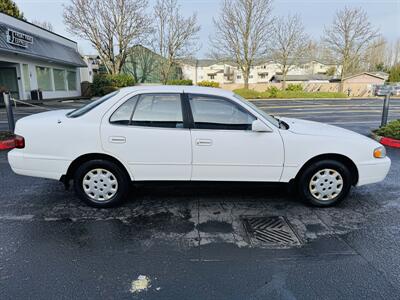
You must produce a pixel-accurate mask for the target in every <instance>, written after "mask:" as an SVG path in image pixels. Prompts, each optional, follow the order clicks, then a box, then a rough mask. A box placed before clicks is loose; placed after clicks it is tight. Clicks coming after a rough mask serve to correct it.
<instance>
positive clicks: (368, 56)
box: [363, 37, 388, 71]
mask: <svg viewBox="0 0 400 300" xmlns="http://www.w3.org/2000/svg"><path fill="white" fill-rule="evenodd" d="M387 46H388V43H387V41H386V40H385V39H384V38H383V37H380V38H378V39H376V40H375V41H374V42H372V43H371V44H370V46H369V47H368V49H367V50H366V51H365V58H364V63H363V67H364V69H366V70H368V71H382V70H383V69H385V68H386V67H387V65H386V61H387V59H386V55H387V48H388V47H387Z"/></svg>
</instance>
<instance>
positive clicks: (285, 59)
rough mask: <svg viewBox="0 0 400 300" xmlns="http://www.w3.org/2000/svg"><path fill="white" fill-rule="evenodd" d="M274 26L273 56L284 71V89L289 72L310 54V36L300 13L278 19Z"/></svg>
mask: <svg viewBox="0 0 400 300" xmlns="http://www.w3.org/2000/svg"><path fill="white" fill-rule="evenodd" d="M272 28H273V30H272V41H273V42H272V43H271V51H272V52H271V53H272V58H273V59H274V60H275V62H276V63H277V64H278V66H279V68H280V71H281V72H282V77H283V80H282V89H285V88H286V76H287V74H288V72H289V71H290V70H291V69H292V68H294V67H296V66H297V65H299V63H300V61H301V59H303V58H305V55H306V54H309V53H308V51H307V50H309V48H308V47H309V46H310V43H309V37H308V35H307V34H306V33H305V30H304V25H303V23H302V21H301V19H300V17H299V16H298V15H295V16H290V15H289V16H287V17H286V18H283V17H281V18H279V19H277V20H276V21H275V22H274V25H273V26H272Z"/></svg>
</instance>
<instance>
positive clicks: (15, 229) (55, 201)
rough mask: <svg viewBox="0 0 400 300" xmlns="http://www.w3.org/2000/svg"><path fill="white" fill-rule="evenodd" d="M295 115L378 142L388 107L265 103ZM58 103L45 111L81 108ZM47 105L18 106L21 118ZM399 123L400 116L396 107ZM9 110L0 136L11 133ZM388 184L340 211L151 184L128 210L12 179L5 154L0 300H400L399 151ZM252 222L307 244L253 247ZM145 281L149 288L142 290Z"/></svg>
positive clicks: (275, 192)
mask: <svg viewBox="0 0 400 300" xmlns="http://www.w3.org/2000/svg"><path fill="white" fill-rule="evenodd" d="M255 103H256V105H258V106H260V107H261V108H262V109H264V110H266V111H268V112H270V113H272V114H275V115H281V116H286V117H296V118H302V119H309V120H315V121H321V122H326V123H331V124H334V125H337V126H342V127H345V128H349V129H351V130H354V131H357V132H359V133H361V134H368V133H369V131H370V129H372V128H376V127H377V126H378V125H379V122H380V115H381V108H382V102H381V101H380V100H352V101H349V100H329V101H328V100H325V101H321V100H318V101H298V100H295V101H293V100H291V101H285V100H277V101H256V102H255ZM79 105H81V104H80V103H63V104H59V103H52V104H48V105H46V108H49V109H53V108H57V107H76V106H79ZM40 110H41V109H39V108H35V109H33V108H18V111H17V112H18V114H17V118H20V117H22V116H25V115H28V114H31V113H33V112H38V111H40ZM389 117H390V119H394V118H400V101H398V100H396V101H392V103H391V112H390V115H389ZM4 121H5V114H4V110H0V122H1V123H0V128H5V127H6V125H7V124H6V123H4ZM388 155H389V157H390V158H391V159H392V162H393V165H392V168H391V171H390V173H389V175H388V177H387V179H386V180H385V181H384V182H382V183H378V184H374V185H369V186H365V187H359V188H355V189H353V190H352V191H351V194H350V197H349V198H348V199H347V201H345V202H343V203H341V204H340V205H339V206H337V207H332V208H325V209H319V208H314V207H310V206H308V205H306V204H304V203H302V202H301V201H299V200H298V199H296V197H295V196H293V195H291V194H289V193H288V192H286V190H285V189H282V188H281V187H280V186H275V185H274V186H271V185H265V184H244V183H243V184H238V183H235V184H216V183H175V184H172V183H166V184H163V185H154V184H140V185H138V186H137V187H135V189H134V193H132V195H131V199H129V201H127V202H126V203H125V204H124V205H123V206H122V207H119V208H114V209H109V210H98V209H93V208H89V207H86V206H85V205H84V204H82V203H80V202H79V201H78V200H77V199H76V198H75V197H74V195H73V192H72V191H65V190H64V189H63V186H62V185H61V184H60V183H58V182H55V181H51V180H46V179H39V178H29V177H23V176H18V175H15V174H13V173H12V171H11V170H10V168H9V165H8V163H7V161H6V153H4V152H1V153H0V178H1V192H0V298H1V299H18V298H33V299H37V298H57V299H77V298H85V299H99V298H106V299H109V298H118V299H176V298H180V299H349V298H351V299H359V298H373V299H395V298H398V295H400V269H399V268H398V266H399V265H400V255H399V253H400V250H399V249H400V234H399V233H400V224H399V217H400V204H399V200H400V185H399V182H400V180H399V179H400V150H397V149H388ZM246 216H283V217H285V218H286V220H288V222H289V224H290V226H291V227H292V229H293V230H294V231H295V233H296V236H297V237H298V238H299V241H300V242H301V245H299V246H284V245H271V244H263V243H254V242H253V240H252V239H251V236H250V235H249V233H248V232H246V230H245V227H244V226H243V222H242V220H243V218H244V217H246ZM140 275H144V276H146V278H148V279H149V280H150V283H149V285H148V286H147V289H145V290H142V291H138V290H136V289H135V287H137V286H136V285H135V283H137V282H136V281H135V280H137V279H138V277H139V276H140Z"/></svg>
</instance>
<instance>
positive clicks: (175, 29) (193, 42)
mask: <svg viewBox="0 0 400 300" xmlns="http://www.w3.org/2000/svg"><path fill="white" fill-rule="evenodd" d="M199 31H200V26H198V25H197V16H196V14H193V15H192V16H189V17H187V18H185V16H183V15H182V14H181V12H180V7H179V6H178V4H177V1H176V0H157V3H156V5H155V7H154V31H153V40H152V42H151V43H152V46H153V50H154V51H155V52H156V53H157V54H158V55H160V56H162V57H163V58H164V59H163V60H160V62H159V70H160V78H161V82H162V83H163V84H167V82H168V80H170V79H172V78H171V76H172V74H173V73H174V72H175V70H176V66H177V65H178V62H179V60H180V59H182V58H185V57H187V56H190V55H191V54H193V53H194V52H195V51H196V50H197V47H196V46H197V40H198V32H199Z"/></svg>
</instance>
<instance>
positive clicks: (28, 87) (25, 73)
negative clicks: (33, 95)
mask: <svg viewBox="0 0 400 300" xmlns="http://www.w3.org/2000/svg"><path fill="white" fill-rule="evenodd" d="M22 77H23V79H24V89H25V92H29V91H30V90H31V76H30V73H29V66H28V65H26V64H24V65H22Z"/></svg>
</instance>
